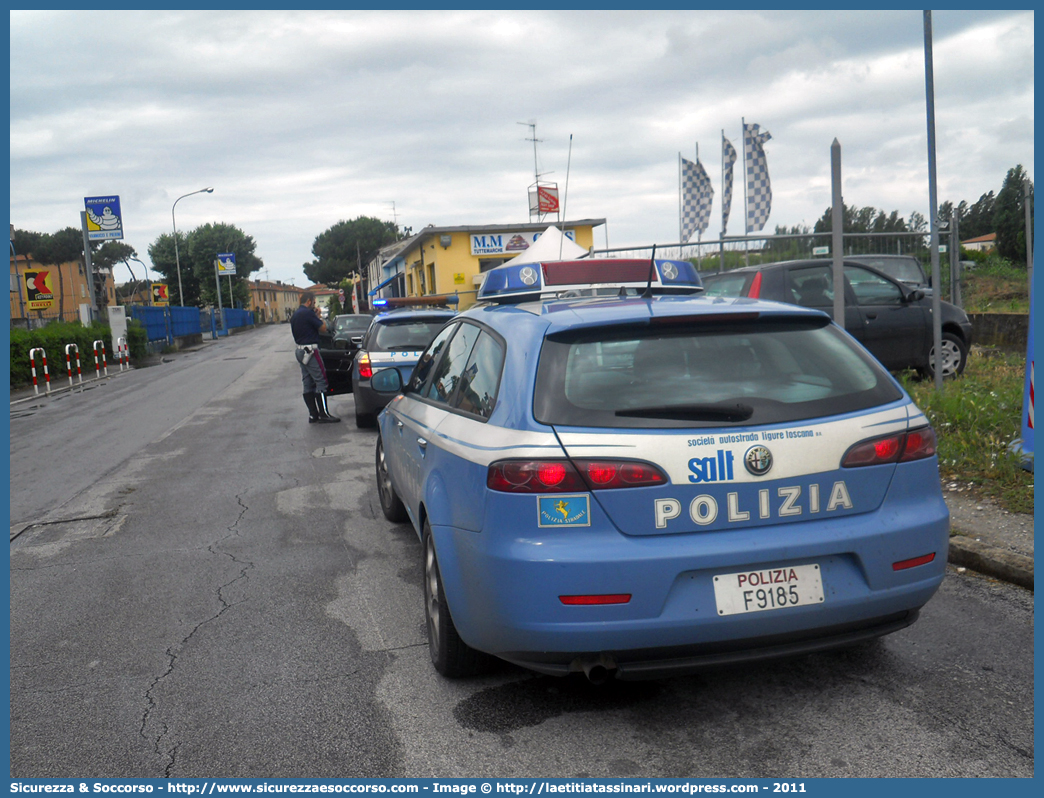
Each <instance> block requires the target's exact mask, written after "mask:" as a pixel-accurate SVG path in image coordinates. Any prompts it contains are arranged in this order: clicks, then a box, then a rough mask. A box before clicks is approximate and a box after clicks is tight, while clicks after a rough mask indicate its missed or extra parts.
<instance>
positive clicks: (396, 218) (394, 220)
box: [387, 200, 399, 228]
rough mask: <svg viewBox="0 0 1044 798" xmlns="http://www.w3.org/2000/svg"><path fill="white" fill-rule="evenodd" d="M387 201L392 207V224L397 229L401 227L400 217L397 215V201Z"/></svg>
mask: <svg viewBox="0 0 1044 798" xmlns="http://www.w3.org/2000/svg"><path fill="white" fill-rule="evenodd" d="M387 201H388V202H389V203H391V206H392V224H394V225H395V227H396V228H398V226H399V215H398V214H397V213H395V200H387Z"/></svg>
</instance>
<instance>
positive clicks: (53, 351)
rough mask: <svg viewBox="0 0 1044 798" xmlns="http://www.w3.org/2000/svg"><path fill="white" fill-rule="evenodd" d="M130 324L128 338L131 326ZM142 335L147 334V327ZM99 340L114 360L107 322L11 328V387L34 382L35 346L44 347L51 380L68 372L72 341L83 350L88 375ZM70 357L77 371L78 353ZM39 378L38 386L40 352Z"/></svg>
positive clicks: (41, 378) (40, 369)
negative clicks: (31, 360)
mask: <svg viewBox="0 0 1044 798" xmlns="http://www.w3.org/2000/svg"><path fill="white" fill-rule="evenodd" d="M127 327H128V331H127V337H128V339H129V338H130V337H131V336H130V325H129V324H128V325H127ZM141 335H142V337H144V335H145V332H144V330H142V331H141ZM99 339H101V340H102V341H104V342H105V357H106V360H107V361H110V362H112V361H114V357H113V349H112V331H111V330H110V329H109V327H108V325H105V324H99V323H98V322H94V323H93V324H91V326H90V327H84V326H83V325H82V324H80V323H79V322H55V323H53V324H48V325H47V326H46V327H41V328H40V329H36V330H29V331H26V330H21V329H15V330H11V388H23V387H25V386H26V385H32V384H33V374H32V369H31V365H30V363H29V352H30V350H32V349H36V348H42V349H43V350H44V352H45V353H46V355H47V370H48V372H49V373H50V375H51V380H52V381H54V380H57V379H64V378H65V377H66V376H67V375H68V372H67V371H66V369H65V347H66V346H67V345H69V344H76V346H77V348H78V349H79V352H80V367H81V369H82V371H83V372H84V373H85V374H90V372H91V370H92V369H93V368H94V342H95V341H97V340H99ZM129 347H130V342H129V341H128V348H129ZM71 359H72V367H73V369H74V370H75V369H76V354H75V353H73V355H72V358H71ZM36 381H37V384H39V385H43V384H44V375H43V362H42V361H41V359H40V356H39V354H37V356H36Z"/></svg>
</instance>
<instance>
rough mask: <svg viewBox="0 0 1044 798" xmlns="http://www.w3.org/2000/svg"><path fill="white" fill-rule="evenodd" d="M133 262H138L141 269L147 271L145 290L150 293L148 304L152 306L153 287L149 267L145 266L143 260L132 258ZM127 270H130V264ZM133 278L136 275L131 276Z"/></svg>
mask: <svg viewBox="0 0 1044 798" xmlns="http://www.w3.org/2000/svg"><path fill="white" fill-rule="evenodd" d="M131 260H136V261H137V262H138V263H140V264H141V267H142V268H143V269H144V270H145V290H146V291H147V292H148V297H149V302H148V304H149V305H151V304H152V285H151V283H150V281H149V267H148V266H146V265H145V261H143V260H142V259H141V258H133V257H132V258H131ZM127 268H128V269H129V268H130V264H129V263H128V264H127ZM133 276H134V275H133V274H131V277H133Z"/></svg>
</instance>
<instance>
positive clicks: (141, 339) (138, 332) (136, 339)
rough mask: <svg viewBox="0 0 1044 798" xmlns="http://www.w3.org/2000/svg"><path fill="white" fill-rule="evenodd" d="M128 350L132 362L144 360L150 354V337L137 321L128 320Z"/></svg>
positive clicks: (142, 325)
mask: <svg viewBox="0 0 1044 798" xmlns="http://www.w3.org/2000/svg"><path fill="white" fill-rule="evenodd" d="M127 349H128V350H129V352H128V354H129V355H130V359H131V362H134V361H136V360H137V361H141V360H144V359H145V358H146V357H147V356H148V354H149V335H148V333H147V332H146V331H145V325H144V324H142V323H141V322H140V321H138V320H137V319H127Z"/></svg>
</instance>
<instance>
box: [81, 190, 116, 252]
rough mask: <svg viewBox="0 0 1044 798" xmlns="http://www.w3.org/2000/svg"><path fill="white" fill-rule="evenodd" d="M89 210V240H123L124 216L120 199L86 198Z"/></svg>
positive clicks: (84, 201) (85, 203)
mask: <svg viewBox="0 0 1044 798" xmlns="http://www.w3.org/2000/svg"><path fill="white" fill-rule="evenodd" d="M83 205H84V208H85V209H86V210H87V238H88V240H90V241H106V240H109V239H120V238H123V215H122V214H121V213H120V198H119V197H84V198H83Z"/></svg>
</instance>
